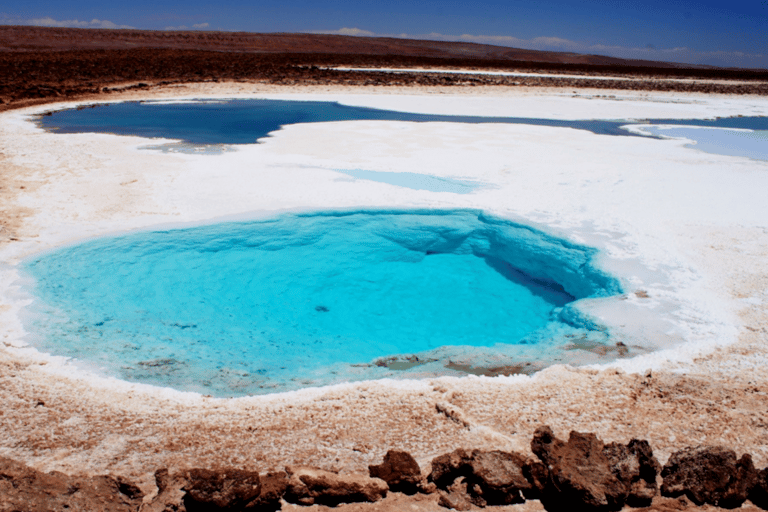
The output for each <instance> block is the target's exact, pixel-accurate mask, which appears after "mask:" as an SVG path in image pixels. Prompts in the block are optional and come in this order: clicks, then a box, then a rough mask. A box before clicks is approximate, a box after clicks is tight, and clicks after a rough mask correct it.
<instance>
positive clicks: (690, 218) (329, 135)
mask: <svg viewBox="0 0 768 512" xmlns="http://www.w3.org/2000/svg"><path fill="white" fill-rule="evenodd" d="M322 97H323V98H326V96H322ZM336 99H339V100H342V101H344V100H345V98H338V97H337V98H336ZM346 99H349V98H346ZM349 100H350V101H351V102H353V103H364V104H368V105H371V106H379V107H380V106H382V104H388V105H393V106H397V107H399V108H406V109H407V108H415V109H417V110H419V109H422V111H423V110H430V109H433V110H439V111H446V110H449V111H457V110H458V111H460V110H464V111H466V110H473V109H474V110H473V112H474V113H475V114H479V113H481V112H483V111H487V112H491V111H493V112H498V111H499V110H507V111H511V110H516V109H522V110H527V111H529V112H530V113H531V115H533V116H536V117H543V113H544V114H547V115H552V116H553V117H557V116H562V117H564V118H574V116H578V114H579V112H582V115H597V114H601V115H600V117H606V116H608V115H610V114H614V115H613V117H624V116H625V115H628V116H629V115H633V112H636V114H635V115H636V116H637V117H661V116H662V114H666V115H669V116H670V117H685V116H690V117H699V116H706V115H734V114H752V115H755V114H762V115H765V114H766V105H765V101H764V100H761V99H749V98H744V99H735V100H728V101H726V100H718V99H709V98H707V99H702V98H694V99H693V100H691V101H690V102H689V103H688V104H680V103H675V104H671V105H670V104H663V103H660V102H651V103H650V105H649V103H648V102H644V101H643V100H635V99H628V100H626V101H625V102H624V103H615V102H614V103H611V102H610V101H600V100H597V101H596V100H590V101H583V102H581V103H579V102H577V101H566V98H564V97H554V98H547V101H537V100H533V101H525V102H521V101H520V100H519V99H516V98H501V99H499V98H494V101H489V100H488V99H487V98H483V99H478V100H470V99H467V101H462V102H461V103H458V102H451V101H446V99H442V98H440V99H438V98H429V100H428V101H425V100H424V98H420V97H400V98H392V97H364V96H360V97H355V98H351V99H349ZM550 100H551V101H550ZM561 107H564V108H561ZM649 110H653V111H654V112H652V113H651V112H648V111H649ZM602 114H606V116H603V115H602ZM14 116H15V118H16V119H18V120H19V121H21V117H20V114H18V113H13V114H4V117H5V118H12V119H13V118H14ZM5 126H6V127H10V126H11V125H10V124H5ZM16 126H17V127H18V128H19V130H20V133H22V134H25V135H26V136H30V137H34V142H32V141H31V140H30V141H29V142H28V143H32V144H39V143H41V142H42V141H45V143H46V144H49V145H50V147H51V149H52V150H55V151H61V152H69V150H68V149H67V150H65V149H64V148H65V145H67V144H71V145H72V150H73V151H84V152H86V153H87V154H95V155H99V154H110V155H112V156H111V157H110V158H109V159H108V160H106V159H101V161H102V162H106V161H109V162H110V163H109V164H108V166H109V167H108V168H109V169H110V170H111V171H112V174H113V175H115V177H116V178H117V177H119V182H118V183H123V182H128V181H130V180H131V179H134V178H140V179H142V181H143V186H144V187H145V189H144V190H143V191H142V197H143V199H139V200H137V199H131V198H129V200H127V201H126V200H121V201H120V202H119V204H118V206H117V211H119V212H121V213H120V214H119V215H111V214H110V212H109V210H99V209H98V208H92V207H89V206H88V205H86V203H88V202H89V201H91V205H93V204H94V203H95V204H104V205H106V202H105V200H104V199H99V197H98V193H97V194H95V195H94V194H93V192H94V191H93V190H92V189H90V188H89V184H88V183H83V182H80V183H77V182H73V181H71V180H67V179H65V180H62V181H61V182H59V183H51V184H50V185H48V187H47V189H45V190H42V191H41V192H40V193H39V194H38V199H39V200H40V201H41V202H40V204H50V205H51V209H50V210H49V211H46V212H43V213H41V214H40V215H39V216H38V217H37V219H36V222H37V223H38V225H39V226H40V230H39V233H40V235H41V242H39V243H35V242H30V243H25V244H14V246H13V247H12V248H9V249H6V250H4V260H6V261H10V260H11V259H15V258H16V255H20V254H21V253H22V252H24V251H35V250H39V249H42V248H45V247H50V246H51V245H52V244H55V243H59V242H61V241H65V240H69V239H72V238H73V237H78V236H82V234H83V233H87V234H89V235H93V236H97V235H99V234H101V233H105V232H110V231H116V230H119V229H124V228H131V227H142V226H149V225H152V224H155V223H158V222H167V221H168V220H171V219H174V218H177V219H184V220H188V221H195V220H203V219H206V218H211V217H216V216H221V215H231V214H235V213H237V212H244V211H249V210H254V209H263V210H280V209H284V208H297V207H299V208H301V207H304V208H307V207H311V208H326V207H339V206H341V207H353V206H356V205H376V206H412V205H417V206H421V207H433V206H445V205H450V206H451V207H479V208H484V209H486V210H490V211H491V212H492V213H494V214H496V215H499V216H502V217H504V216H506V217H510V216H511V217H514V218H524V219H527V220H532V221H534V222H539V223H541V224H544V225H548V226H552V227H554V229H555V230H556V231H557V232H558V234H564V235H565V236H567V237H568V238H570V239H574V240H585V241H587V242H592V241H593V240H594V241H595V243H594V244H590V245H595V246H596V247H598V248H599V249H601V250H602V251H603V252H605V253H606V254H607V256H606V257H605V258H604V259H603V263H604V264H605V268H606V269H607V270H609V271H611V272H614V273H616V274H617V275H620V276H623V277H624V278H625V279H626V280H627V281H628V282H631V283H632V285H633V287H631V288H630V292H632V291H634V290H643V291H646V292H647V293H648V295H649V297H650V298H649V299H647V300H648V301H651V302H654V303H657V304H658V306H657V307H658V308H661V309H663V310H665V311H667V313H666V314H667V317H666V320H664V321H663V322H661V323H662V326H660V327H659V328H658V330H657V332H656V333H655V334H658V335H659V337H660V338H661V337H662V336H667V335H669V334H670V332H671V335H672V336H673V337H679V338H680V339H681V340H685V341H686V342H687V343H684V344H682V345H680V346H679V347H678V348H675V349H670V350H667V351H664V352H655V353H654V354H650V355H648V356H645V357H643V358H640V359H633V360H630V361H625V362H621V363H615V364H622V365H623V366H625V367H627V368H629V369H635V370H644V369H645V368H647V367H654V368H663V367H670V364H669V361H675V362H677V361H679V362H682V363H685V362H688V361H690V360H691V359H692V358H693V357H695V356H696V355H698V354H700V353H706V352H707V351H709V350H711V348H712V347H713V346H714V345H718V344H726V343H729V342H731V341H732V340H733V339H734V338H735V334H736V333H737V332H738V329H739V328H740V325H741V324H740V321H739V320H738V319H737V318H736V317H735V312H736V311H737V310H738V309H740V308H741V307H743V305H742V304H737V303H735V302H734V301H733V299H731V298H730V296H729V294H728V293H727V291H726V289H724V288H723V286H722V284H720V277H719V275H720V274H718V272H719V270H718V268H717V267H713V266H712V265H711V264H708V263H707V262H706V261H705V260H704V259H702V258H700V257H698V256H697V251H699V250H703V248H704V247H706V246H707V244H709V243H710V242H711V240H713V236H714V239H718V237H720V238H721V239H723V240H726V238H723V235H721V234H718V233H722V232H723V230H725V229H727V227H728V226H730V225H732V224H734V223H735V224H738V225H741V226H743V227H745V228H759V227H761V226H764V222H765V221H764V219H765V218H768V215H766V212H765V211H764V210H765V207H764V205H763V201H761V200H760V198H759V193H758V191H759V190H765V189H766V188H765V185H766V183H765V178H764V177H763V175H761V174H759V173H755V172H754V171H760V170H761V169H764V164H763V166H762V167H761V166H760V164H759V163H753V162H747V161H744V159H733V158H729V157H718V156H713V155H706V156H704V157H702V155H701V154H696V153H694V154H692V152H690V151H689V150H687V148H680V147H678V146H676V145H674V144H673V145H670V144H664V143H663V142H662V144H661V145H659V144H658V143H659V141H642V140H639V141H614V140H611V144H610V145H609V146H606V144H605V141H604V140H603V139H601V138H599V137H597V136H590V135H585V134H577V133H565V132H564V131H563V130H557V129H552V128H530V127H525V128H524V129H519V128H515V127H503V128H502V127H499V126H495V127H494V129H493V130H487V129H485V128H484V127H478V128H475V127H472V128H468V127H466V126H463V127H461V128H460V129H459V130H456V129H452V127H449V126H435V127H409V126H403V125H402V123H392V124H391V125H389V126H383V125H381V124H376V123H368V124H366V125H365V126H363V127H360V129H358V130H355V129H352V130H350V129H348V127H345V126H343V124H342V123H338V124H334V125H326V126H322V127H306V126H303V127H288V128H287V129H285V130H282V131H281V132H279V133H278V134H276V135H275V137H273V139H271V140H270V142H269V144H267V145H265V147H264V148H248V149H245V150H242V151H238V152H237V153H233V154H228V155H221V157H218V156H217V157H215V158H222V159H224V160H225V161H221V162H218V161H217V162H216V163H215V164H213V163H212V162H211V161H210V160H208V161H205V160H204V159H205V158H208V157H204V156H187V155H184V156H183V157H179V156H178V155H172V156H168V157H158V156H157V155H153V157H152V160H151V162H153V164H154V165H152V169H153V172H152V173H149V172H148V171H144V172H142V171H138V172H137V171H134V170H133V169H131V168H128V167H127V164H126V165H121V164H119V163H115V162H119V161H120V160H121V159H122V158H126V160H128V159H131V160H134V161H135V162H136V163H140V161H141V160H144V161H146V163H147V164H148V163H150V159H148V158H146V156H145V155H141V153H140V152H138V151H136V149H135V148H136V147H137V146H139V145H141V144H142V143H145V141H140V139H137V138H122V137H113V136H52V135H49V134H42V133H40V132H39V131H37V130H35V129H34V127H30V126H29V124H28V123H26V122H19V123H18V124H17V125H16ZM6 129H7V128H6ZM33 134H34V135H33ZM55 137H63V138H65V139H66V141H67V142H66V143H65V142H64V141H63V140H62V139H56V138H55ZM403 140H406V141H408V144H407V145H406V146H405V148H403V147H402V144H401V143H402V141H403ZM18 141H19V143H20V144H19V145H18V146H15V148H17V149H15V150H14V151H16V153H15V156H14V158H17V159H19V161H22V162H24V163H26V164H31V165H46V164H45V163H44V162H43V161H44V160H45V158H44V156H43V155H37V154H35V152H34V151H33V150H31V149H26V150H25V146H24V144H25V141H24V140H22V139H18ZM445 141H448V144H447V145H445V144H444V143H445ZM553 141H557V143H558V148H557V149H558V152H559V154H553V151H552V149H551V144H552V143H553ZM367 143H373V144H367ZM106 144H108V146H107V145H106ZM371 147H373V148H374V149H370V148H371ZM448 147H450V153H449V155H446V151H447V148H448ZM362 148H367V149H366V150H363V149H362ZM584 149H590V150H591V151H592V152H594V153H595V157H590V155H589V154H585V153H584V151H583V150H584ZM25 152H26V155H24V156H22V153H25ZM339 155H343V156H341V157H340V156H339ZM69 158H71V159H72V164H71V165H75V166H76V165H79V164H78V163H77V162H78V158H79V157H78V155H77V154H74V153H70V156H69ZM318 160H320V161H323V162H324V163H326V164H328V166H329V168H332V167H330V166H334V167H336V168H339V167H341V168H344V167H350V168H354V167H355V166H356V162H360V161H365V162H366V163H367V164H368V163H370V164H371V165H370V166H369V165H366V168H372V169H373V170H381V171H390V170H394V169H397V170H406V171H408V172H420V171H421V170H423V169H429V171H430V172H429V174H434V175H446V176H451V175H454V176H468V175H470V176H472V177H473V178H476V179H479V180H482V181H485V182H490V183H493V184H495V185H496V186H497V187H498V188H497V189H494V190H486V191H481V192H478V193H477V194H473V195H472V196H471V197H466V196H462V197H456V196H455V195H451V194H441V193H429V192H417V191H407V192H405V193H403V191H402V190H401V189H400V190H397V189H394V187H390V186H386V185H383V184H375V183H359V182H356V183H341V184H340V183H334V182H331V180H332V179H333V178H332V177H331V176H330V175H331V174H332V173H328V174H329V175H323V173H319V175H318V174H313V173H311V172H306V171H304V170H302V168H301V167H300V166H301V165H305V164H306V163H308V162H316V161H318ZM254 162H255V163H254ZM66 165H70V164H66ZM101 165H104V164H103V163H102V164H101ZM212 165H213V166H214V167H215V168H216V169H217V170H219V171H218V172H217V171H216V170H214V169H212V167H211V166H212ZM83 168H84V167H83ZM221 169H227V171H226V172H225V173H224V176H222V174H221V171H220V170H221ZM254 170H259V171H261V172H259V173H258V175H256V173H254ZM278 170H279V171H280V173H279V174H278V173H277V172H276V171H278ZM94 171H95V172H96V173H99V172H103V171H100V170H99V169H98V168H97V169H95V170H94ZM98 179H101V180H102V181H105V182H106V184H107V185H108V186H110V187H112V188H110V190H115V191H121V189H120V186H118V183H116V184H115V185H111V182H109V181H108V180H106V178H105V177H102V178H97V180H95V182H94V183H93V186H94V187H96V186H97V185H98V184H99V183H98ZM232 183H237V187H235V188H233V187H232V186H231V184H232ZM66 190H69V191H71V192H69V193H66V192H64V191H66ZM317 190H323V194H322V195H318V194H317V193H316V191H317ZM72 191H74V195H73V193H72ZM63 192H64V193H63ZM147 196H148V197H147ZM63 197H66V198H68V199H67V200H65V202H70V203H71V204H67V205H63V204H62V198H63ZM69 198H71V199H69ZM99 202H101V203H99ZM142 202H143V203H142ZM60 205H61V206H60ZM80 205H84V206H85V207H83V208H80ZM78 209H79V210H80V212H81V216H80V218H79V219H78V218H74V217H73V216H71V215H70V214H69V213H67V212H68V211H73V210H74V211H77V210H78ZM588 223H592V225H591V226H590V225H589V224H588ZM11 252H12V253H11ZM632 260H636V261H637V262H638V263H639V267H641V268H645V269H656V271H657V275H653V272H652V271H648V272H647V274H648V275H647V276H643V274H642V273H641V274H640V276H641V277H640V278H638V276H637V274H634V273H633V272H634V271H635V269H636V268H637V267H635V268H633V269H632V270H631V271H629V272H627V271H626V269H623V268H622V267H623V265H624V264H625V263H627V262H630V263H631V262H632ZM4 272H5V271H4ZM10 272H11V274H12V273H13V272H15V271H14V270H11V271H10ZM5 275H6V276H7V275H8V274H5ZM3 282H4V283H6V288H5V289H6V290H7V289H8V287H10V286H12V285H10V284H7V282H8V280H6V279H3ZM630 294H631V293H630ZM3 296H4V297H6V296H7V294H6V293H5V292H4V293H3ZM4 300H5V299H4ZM633 300H634V299H633ZM9 302H10V301H9ZM637 302H638V306H639V307H640V308H641V309H646V308H647V306H646V305H643V300H642V299H638V301H637ZM665 303H666V305H665ZM649 309H653V308H649ZM6 313H7V312H3V315H4V316H5V315H6ZM609 313H610V312H608V313H606V314H607V315H608V314H609ZM625 313H626V311H625ZM619 316H621V314H619ZM650 316H652V317H655V316H656V315H655V314H652V315H650ZM625 318H626V317H625ZM616 321H617V322H618V323H619V326H620V323H621V322H622V321H623V320H622V319H621V318H618V319H616ZM3 325H4V329H6V330H5V332H4V338H3V339H4V341H6V340H7V341H6V343H15V342H16V341H18V339H19V337H20V332H18V331H17V330H16V328H15V327H13V326H15V325H16V324H14V323H13V322H9V323H4V324H3ZM664 325H666V327H664ZM5 326H12V327H11V328H10V329H9V328H6V327H5ZM639 337H640V338H647V336H639ZM651 341H657V340H651ZM49 366H52V365H49ZM672 366H674V363H673V364H672ZM102 382H111V381H109V380H107V381H102ZM110 385H112V384H110ZM114 385H118V386H128V387H129V388H131V389H135V388H136V387H135V386H134V385H127V384H121V383H114Z"/></svg>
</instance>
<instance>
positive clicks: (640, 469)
mask: <svg viewBox="0 0 768 512" xmlns="http://www.w3.org/2000/svg"><path fill="white" fill-rule="evenodd" d="M603 454H604V455H605V456H606V458H607V459H608V461H609V464H610V468H611V472H612V473H613V474H614V475H615V476H616V478H618V479H619V481H621V482H623V483H624V484H625V485H626V486H627V487H628V489H629V494H628V496H627V504H628V505H630V506H632V507H647V506H649V505H650V504H651V501H652V500H653V498H654V497H655V496H656V495H657V494H658V487H657V485H656V476H657V475H658V474H659V471H660V470H661V465H660V464H659V461H658V460H656V457H654V456H653V450H652V449H651V446H650V445H649V444H648V441H638V440H637V439H633V440H632V441H630V442H629V444H627V445H623V444H620V443H610V444H607V445H606V446H605V448H603Z"/></svg>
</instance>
